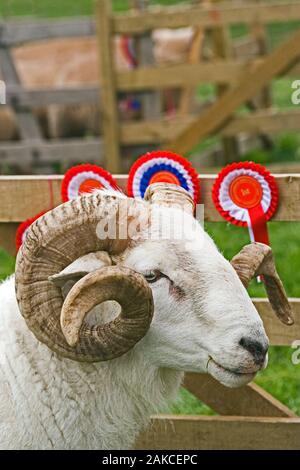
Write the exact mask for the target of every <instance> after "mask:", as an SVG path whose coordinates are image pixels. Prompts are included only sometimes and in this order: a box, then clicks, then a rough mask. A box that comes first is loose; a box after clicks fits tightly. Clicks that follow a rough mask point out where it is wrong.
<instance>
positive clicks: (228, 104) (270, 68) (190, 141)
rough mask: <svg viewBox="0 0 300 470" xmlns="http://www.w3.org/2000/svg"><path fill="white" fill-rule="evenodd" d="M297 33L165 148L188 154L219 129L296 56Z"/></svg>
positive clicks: (299, 52) (299, 38)
mask: <svg viewBox="0 0 300 470" xmlns="http://www.w3.org/2000/svg"><path fill="white" fill-rule="evenodd" d="M299 42H300V31H297V32H296V33H294V34H293V35H292V36H291V37H290V38H289V39H288V40H287V41H286V42H284V44H282V45H281V46H279V47H278V48H277V49H275V50H274V51H273V52H271V53H270V54H269V55H268V56H266V58H265V59H264V60H263V61H262V63H261V64H259V65H257V66H256V67H254V68H253V70H250V71H249V72H248V73H246V74H245V75H243V77H242V78H241V79H240V81H239V83H238V84H237V85H236V86H234V87H232V88H230V89H229V90H228V91H227V92H226V93H224V94H223V95H222V97H220V98H219V99H218V100H217V101H216V102H215V103H214V104H213V105H212V106H211V107H210V108H209V109H207V110H206V111H204V112H203V115H202V116H200V117H198V118H197V119H195V121H194V123H193V124H191V125H190V127H189V128H188V129H187V130H186V131H184V132H183V133H182V134H181V135H179V136H178V137H176V138H175V139H174V140H173V141H171V142H169V144H168V148H170V149H173V150H174V151H177V152H179V153H185V152H187V151H189V150H191V149H192V148H193V147H194V146H195V145H196V144H198V143H199V142H201V140H203V139H204V138H205V137H207V136H209V135H210V134H211V133H212V132H214V131H215V130H217V129H220V128H221V127H222V125H224V123H225V122H226V121H227V120H228V119H230V117H231V116H232V114H233V113H234V112H235V111H236V110H237V108H238V107H239V106H241V105H242V104H243V103H244V102H245V101H247V100H249V99H251V98H253V97H254V96H255V95H256V94H257V93H258V92H259V91H260V90H261V89H262V88H263V87H264V86H265V85H266V84H267V83H268V82H269V81H270V80H271V79H272V78H273V77H275V76H276V75H278V74H279V73H280V72H283V71H284V70H286V69H287V68H288V66H289V65H290V64H292V63H293V61H295V60H296V59H298V58H299V56H300V49H299Z"/></svg>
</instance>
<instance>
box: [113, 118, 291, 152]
mask: <svg viewBox="0 0 300 470" xmlns="http://www.w3.org/2000/svg"><path fill="white" fill-rule="evenodd" d="M194 119H195V115H186V116H174V117H172V118H163V119H158V120H149V121H140V122H128V123H124V124H122V125H121V136H120V139H121V143H122V144H123V145H132V144H135V143H138V144H147V143H153V142H166V141H169V140H171V139H172V138H173V137H174V136H176V135H178V134H181V133H182V132H184V130H185V129H187V128H188V126H189V125H190V124H191V123H192V122H193V120H194ZM299 129H300V111H299V110H298V109H292V110H289V111H280V112H277V111H275V110H269V111H257V112H253V113H251V114H250V113H249V114H247V115H241V116H238V117H236V118H233V119H232V120H231V121H230V122H229V123H228V124H227V125H226V126H225V127H224V128H223V129H221V131H220V135H222V136H236V135H237V134H239V133H247V134H259V133H269V134H271V133H274V134H275V133H277V132H282V131H287V130H289V131H293V130H296V131H297V130H299Z"/></svg>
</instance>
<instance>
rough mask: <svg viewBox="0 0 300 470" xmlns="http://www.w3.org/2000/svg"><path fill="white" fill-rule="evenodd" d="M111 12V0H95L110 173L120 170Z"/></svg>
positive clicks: (106, 165) (104, 129)
mask: <svg viewBox="0 0 300 470" xmlns="http://www.w3.org/2000/svg"><path fill="white" fill-rule="evenodd" d="M111 16H112V10H111V2H110V0H98V2H97V4H96V25H97V36H98V41H99V59H100V70H99V73H100V88H101V110H102V132H103V140H104V152H105V167H106V168H107V170H108V171H110V172H111V173H120V171H121V158H120V141H119V115H118V103H117V91H116V84H115V78H116V74H115V71H114V68H115V64H114V47H113V31H112V27H111Z"/></svg>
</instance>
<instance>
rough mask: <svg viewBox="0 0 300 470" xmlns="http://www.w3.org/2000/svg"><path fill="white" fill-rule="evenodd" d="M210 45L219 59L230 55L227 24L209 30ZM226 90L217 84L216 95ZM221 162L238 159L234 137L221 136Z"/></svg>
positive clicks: (226, 88)
mask: <svg viewBox="0 0 300 470" xmlns="http://www.w3.org/2000/svg"><path fill="white" fill-rule="evenodd" d="M211 1H212V3H213V4H217V3H220V1H221V0H211ZM211 38H212V45H213V50H214V53H215V56H216V57H217V58H221V59H228V58H230V57H232V44H231V38H230V32H229V28H228V26H224V25H220V26H219V27H217V28H213V29H212V32H211ZM227 90H228V85H218V86H217V96H218V97H219V96H222V94H223V93H225V92H226V91H227ZM222 146H223V163H224V164H225V163H229V162H232V161H235V160H238V157H239V144H238V140H237V138H236V137H223V138H222Z"/></svg>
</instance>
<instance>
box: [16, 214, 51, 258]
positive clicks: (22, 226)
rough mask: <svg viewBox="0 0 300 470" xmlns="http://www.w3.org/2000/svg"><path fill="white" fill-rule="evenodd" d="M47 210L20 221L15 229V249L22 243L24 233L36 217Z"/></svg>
mask: <svg viewBox="0 0 300 470" xmlns="http://www.w3.org/2000/svg"><path fill="white" fill-rule="evenodd" d="M46 212H47V211H43V212H39V213H38V214H37V215H35V216H34V217H31V218H30V219H27V220H25V221H24V222H22V223H21V224H20V225H19V227H18V228H17V231H16V249H17V251H18V250H19V249H20V247H21V245H22V244H23V242H24V240H25V237H26V233H27V231H28V229H29V227H30V225H31V224H33V222H35V221H36V220H37V219H39V218H40V217H42V215H44V214H46Z"/></svg>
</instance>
